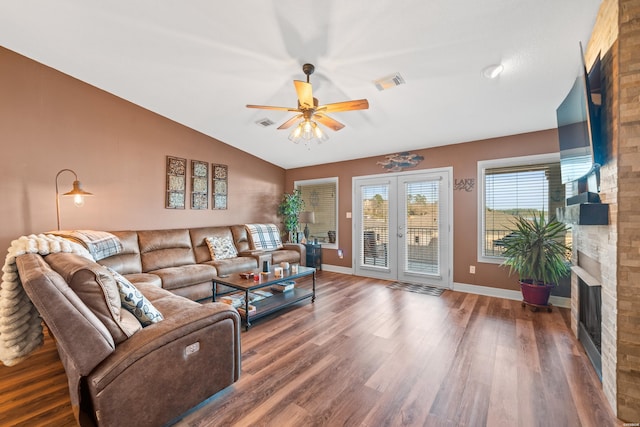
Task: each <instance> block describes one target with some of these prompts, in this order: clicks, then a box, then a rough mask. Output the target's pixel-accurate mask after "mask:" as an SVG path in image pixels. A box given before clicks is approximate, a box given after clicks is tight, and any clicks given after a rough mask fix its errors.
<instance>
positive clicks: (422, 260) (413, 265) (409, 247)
mask: <svg viewBox="0 0 640 427" xmlns="http://www.w3.org/2000/svg"><path fill="white" fill-rule="evenodd" d="M439 184H440V182H439V181H422V182H408V183H406V184H405V194H406V201H405V203H406V204H405V212H406V231H405V239H404V242H405V248H404V249H405V254H406V256H405V257H404V259H405V266H404V270H405V272H414V273H428V274H435V275H437V274H440V249H439V248H440V245H438V228H439V226H440V217H439V211H440V209H439V203H438V200H439V191H440V189H439Z"/></svg>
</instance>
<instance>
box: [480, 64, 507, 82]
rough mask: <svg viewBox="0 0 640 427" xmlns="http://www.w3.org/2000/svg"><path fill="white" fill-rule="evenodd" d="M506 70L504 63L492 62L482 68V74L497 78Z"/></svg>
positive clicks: (489, 77)
mask: <svg viewBox="0 0 640 427" xmlns="http://www.w3.org/2000/svg"><path fill="white" fill-rule="evenodd" d="M503 71H504V65H502V64H492V65H489V66H488V67H486V68H485V69H484V70H482V75H483V76H485V77H486V78H488V79H495V78H496V77H498V76H499V75H500V73H502V72H503Z"/></svg>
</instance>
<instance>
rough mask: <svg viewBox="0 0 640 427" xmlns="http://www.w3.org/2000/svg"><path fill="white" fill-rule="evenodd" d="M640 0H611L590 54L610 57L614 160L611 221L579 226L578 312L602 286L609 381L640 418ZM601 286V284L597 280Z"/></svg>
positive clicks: (608, 391) (624, 410) (606, 195)
mask: <svg viewBox="0 0 640 427" xmlns="http://www.w3.org/2000/svg"><path fill="white" fill-rule="evenodd" d="M638 52H640V0H603V1H602V4H601V6H600V11H599V14H598V17H597V20H596V23H595V26H594V28H593V32H592V34H591V38H590V40H589V44H588V46H587V49H586V52H585V55H586V59H587V65H588V66H590V64H593V63H594V61H595V59H596V57H597V56H598V55H600V56H601V58H602V67H603V68H602V69H603V80H604V88H605V110H606V112H605V115H604V116H605V118H604V120H606V129H607V134H608V138H607V139H608V147H607V153H608V155H607V160H606V162H605V163H604V165H603V167H602V169H601V187H600V198H601V199H602V202H603V203H608V204H609V224H608V225H597V226H594V225H577V226H574V227H573V260H572V261H573V264H574V268H573V273H572V278H571V318H572V329H573V332H574V333H575V334H576V336H578V332H579V323H580V317H579V316H580V313H579V311H580V292H579V286H580V285H579V283H580V279H583V281H584V279H585V277H586V278H587V280H591V281H592V282H593V281H595V282H599V283H596V286H598V285H599V287H600V297H601V328H600V329H601V332H600V333H601V363H602V387H603V390H604V393H605V395H606V397H607V399H608V401H609V403H610V404H611V407H612V408H613V410H614V412H615V413H616V415H617V416H618V418H620V419H621V420H623V421H627V422H638V421H639V420H640V53H638ZM592 284H593V283H592Z"/></svg>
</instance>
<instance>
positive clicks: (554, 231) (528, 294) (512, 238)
mask: <svg viewBox="0 0 640 427" xmlns="http://www.w3.org/2000/svg"><path fill="white" fill-rule="evenodd" d="M514 225H515V228H514V229H513V230H511V233H510V234H508V235H507V236H506V237H505V238H503V239H502V244H503V246H504V248H505V251H504V253H503V255H504V257H505V258H506V260H505V261H504V262H503V263H502V265H503V266H505V267H509V274H512V273H517V274H518V276H519V278H520V289H521V291H522V297H523V300H524V302H523V306H524V305H525V304H529V305H531V306H532V307H534V308H535V307H547V308H549V295H550V294H551V289H552V288H553V287H554V286H556V285H557V284H558V282H559V280H560V279H561V278H562V277H564V276H567V275H568V274H569V273H570V271H571V269H570V266H569V260H570V257H571V248H570V247H569V246H568V245H567V244H565V242H564V237H565V233H566V232H567V231H568V228H567V227H566V225H565V224H563V223H561V222H559V221H557V220H556V219H555V218H554V219H552V220H551V221H549V222H547V221H546V220H545V217H544V214H540V215H536V214H534V215H533V218H532V219H527V218H523V217H521V216H519V217H517V218H516V220H515V222H514ZM549 310H550V308H549Z"/></svg>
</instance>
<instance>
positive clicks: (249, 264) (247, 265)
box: [205, 256, 258, 276]
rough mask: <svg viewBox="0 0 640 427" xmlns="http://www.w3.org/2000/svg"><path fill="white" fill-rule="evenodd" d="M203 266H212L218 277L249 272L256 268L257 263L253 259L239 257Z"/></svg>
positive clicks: (208, 262)
mask: <svg viewBox="0 0 640 427" xmlns="http://www.w3.org/2000/svg"><path fill="white" fill-rule="evenodd" d="M205 264H208V265H212V266H214V267H215V268H216V270H217V272H218V276H226V275H227V274H232V273H241V272H243V271H251V270H253V269H255V268H257V267H258V261H257V260H256V259H255V258H254V257H250V256H239V257H235V258H229V259H221V260H217V261H207V262H206V263H205Z"/></svg>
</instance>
